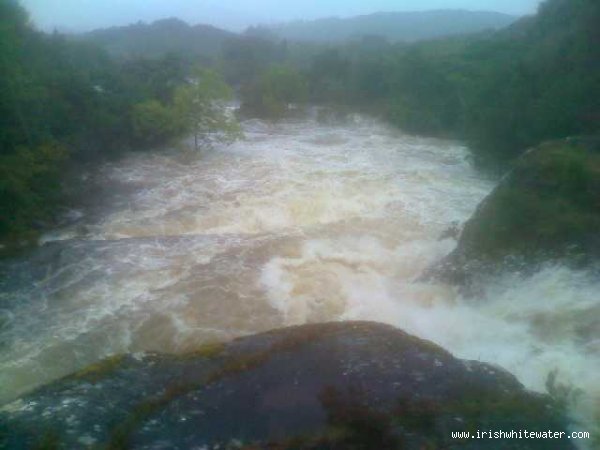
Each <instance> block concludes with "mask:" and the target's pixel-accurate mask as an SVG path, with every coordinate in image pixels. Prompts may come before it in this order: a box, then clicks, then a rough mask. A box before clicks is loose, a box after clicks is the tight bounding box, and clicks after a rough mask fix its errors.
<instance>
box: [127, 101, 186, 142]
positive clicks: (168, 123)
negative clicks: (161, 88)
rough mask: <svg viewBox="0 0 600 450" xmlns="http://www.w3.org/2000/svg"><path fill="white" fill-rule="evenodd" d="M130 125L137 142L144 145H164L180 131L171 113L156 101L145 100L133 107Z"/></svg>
mask: <svg viewBox="0 0 600 450" xmlns="http://www.w3.org/2000/svg"><path fill="white" fill-rule="evenodd" d="M132 125H133V133H134V136H135V138H136V139H137V141H138V142H140V143H142V144H146V145H161V144H164V143H166V142H167V141H168V140H169V139H171V138H173V137H174V136H176V135H177V134H178V133H179V132H180V131H181V127H180V126H178V125H179V124H178V123H177V121H176V116H175V114H174V113H173V111H172V110H171V109H170V108H168V107H165V106H163V104H162V103H160V102H159V101H158V100H146V101H144V102H142V103H138V104H137V105H135V106H134V108H133V112H132Z"/></svg>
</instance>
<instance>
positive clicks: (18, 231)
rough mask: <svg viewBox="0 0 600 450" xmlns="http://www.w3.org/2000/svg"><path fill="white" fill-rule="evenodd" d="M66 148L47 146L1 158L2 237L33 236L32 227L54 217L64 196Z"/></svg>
mask: <svg viewBox="0 0 600 450" xmlns="http://www.w3.org/2000/svg"><path fill="white" fill-rule="evenodd" d="M66 158H67V152H66V150H65V149H64V147H62V146H60V145H59V144H56V143H50V142H49V143H45V144H41V145H39V146H38V147H35V148H31V149H30V148H26V147H20V148H19V149H17V150H16V151H15V152H13V153H11V154H8V155H2V156H0V235H8V236H13V237H16V236H19V235H21V236H23V237H27V236H31V235H32V231H31V224H32V223H35V222H36V221H38V222H39V221H41V220H46V219H48V218H49V217H51V214H52V209H53V207H55V206H56V204H57V202H58V199H59V194H60V173H61V172H60V169H61V167H62V165H63V163H64V161H65V160H66Z"/></svg>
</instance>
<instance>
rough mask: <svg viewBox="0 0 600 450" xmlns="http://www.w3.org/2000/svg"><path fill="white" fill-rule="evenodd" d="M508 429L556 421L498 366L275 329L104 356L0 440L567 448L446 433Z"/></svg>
mask: <svg viewBox="0 0 600 450" xmlns="http://www.w3.org/2000/svg"><path fill="white" fill-rule="evenodd" d="M513 429H514V430H530V431H547V430H548V429H551V430H553V431H563V430H564V429H565V423H564V420H563V417H562V415H561V413H560V411H558V410H557V408H556V406H555V403H554V402H553V401H552V400H551V399H550V398H548V397H547V396H543V395H540V394H534V393H531V392H528V391H526V390H525V389H524V388H523V386H522V385H521V384H519V382H518V381H517V380H516V379H515V378H514V377H513V376H512V375H510V374H509V373H507V372H505V371H503V370H502V369H499V368H497V367H493V366H490V365H488V364H483V363H480V362H473V361H463V360H459V359H456V358H454V357H453V356H452V355H450V354H449V353H448V352H446V351H445V350H443V349H442V348H440V347H438V346H436V345H434V344H432V343H430V342H427V341H423V340H421V339H418V338H415V337H412V336H410V335H408V334H406V333H404V332H402V331H399V330H397V329H394V328H392V327H390V326H386V325H379V324H374V323H365V322H351V323H332V324H321V325H306V326H302V327H294V328H288V329H283V330H277V331H272V332H268V333H264V334H260V335H256V336H252V337H247V338H241V339H237V340H235V341H233V342H231V343H229V344H226V345H220V344H219V345H208V346H204V347H203V348H201V349H199V350H198V352H196V353H193V354H187V355H182V356H165V355H143V356H137V357H136V356H134V355H132V356H119V357H114V358H111V359H109V360H107V361H104V362H102V363H99V364H97V365H95V366H92V367H89V368H88V369H86V370H84V371H82V372H80V373H78V374H75V375H72V376H69V377H67V378H65V379H62V380H60V381H58V382H56V383H53V384H51V385H48V386H46V387H43V388H41V389H39V390H37V391H36V392H34V393H32V394H30V395H28V396H26V397H24V398H22V399H21V400H19V401H17V402H14V403H11V404H9V405H5V406H4V407H3V408H2V410H1V412H0V446H2V445H4V448H10V449H13V450H18V449H26V448H27V449H28V448H36V446H42V447H39V448H112V449H117V448H119V449H123V448H140V449H141V448H144V449H158V448H161V449H162V448H165V449H166V448H168V449H191V448H210V449H213V448H220V449H225V448H247V449H262V448H273V449H284V448H294V449H430V448H431V449H433V448H446V449H480V448H482V446H483V445H484V446H485V448H486V449H509V448H510V449H534V448H539V449H542V448H543V449H568V448H572V447H570V444H569V442H568V441H567V440H560V439H553V440H540V439H523V440H518V439H516V440H515V439H513V440H502V439H498V440H496V439H494V440H492V439H486V440H485V442H483V441H481V440H478V439H466V440H456V439H452V437H451V434H450V433H451V431H470V432H476V431H477V430H486V431H487V430H493V431H496V430H505V431H510V430H513ZM43 446H45V447H43Z"/></svg>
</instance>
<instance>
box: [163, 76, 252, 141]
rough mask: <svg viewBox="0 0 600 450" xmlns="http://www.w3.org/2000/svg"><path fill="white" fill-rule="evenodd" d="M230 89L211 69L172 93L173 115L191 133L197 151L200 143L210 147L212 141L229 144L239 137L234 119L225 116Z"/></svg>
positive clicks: (227, 115)
mask: <svg viewBox="0 0 600 450" xmlns="http://www.w3.org/2000/svg"><path fill="white" fill-rule="evenodd" d="M232 96H233V94H232V92H231V89H230V88H229V87H228V86H227V84H225V82H224V81H223V80H222V79H221V78H220V76H219V75H218V74H217V73H216V72H215V71H212V70H198V71H197V72H196V73H195V74H194V79H193V81H192V82H191V83H189V84H188V85H185V86H181V87H180V88H178V89H177V91H176V92H175V99H174V104H173V114H174V116H175V117H176V120H177V121H178V122H179V124H180V126H181V127H182V129H184V130H187V131H191V132H192V133H193V134H194V138H195V144H196V149H197V148H198V146H199V143H203V144H204V145H209V144H210V143H211V141H212V140H213V139H217V140H218V141H225V142H227V141H231V140H235V139H236V138H238V137H239V136H240V133H241V129H240V127H239V125H238V124H237V122H236V121H235V118H234V117H232V115H230V114H228V113H227V109H226V104H225V102H226V101H227V100H230V99H231V98H232Z"/></svg>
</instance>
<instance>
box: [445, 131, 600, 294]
mask: <svg viewBox="0 0 600 450" xmlns="http://www.w3.org/2000/svg"><path fill="white" fill-rule="evenodd" d="M599 259H600V138H571V139H566V140H561V141H552V142H547V143H544V144H542V145H540V146H538V147H536V148H534V149H531V150H529V151H528V152H526V153H525V154H524V155H523V156H522V157H521V158H519V159H518V160H517V162H516V163H515V167H514V169H513V170H512V171H511V172H510V173H509V174H508V175H507V176H505V177H504V179H503V180H502V181H501V182H500V184H499V185H498V186H497V188H496V189H495V190H494V191H493V192H492V193H491V194H490V195H489V196H488V197H487V198H486V199H485V200H484V201H483V202H482V203H481V205H480V206H479V207H478V208H477V210H476V212H475V213H474V215H473V216H472V217H471V219H470V220H469V221H468V222H467V223H466V224H465V227H464V230H463V232H462V235H461V237H460V241H459V244H458V247H457V249H456V251H455V252H453V253H452V254H451V255H450V256H449V257H448V258H447V259H446V260H445V261H443V263H442V264H441V265H440V266H438V267H437V268H435V269H434V272H435V273H436V274H437V275H441V276H442V278H446V279H449V280H451V281H454V282H459V283H462V282H464V281H465V280H466V279H468V278H469V276H470V275H471V274H472V272H477V271H478V270H484V271H485V270H490V269H491V270H493V269H498V268H500V267H501V266H503V265H504V264H515V265H519V266H520V267H519V268H523V267H529V268H533V267H535V266H536V265H538V264H543V263H545V262H548V261H553V260H556V261H558V260H560V261H564V262H568V263H569V264H574V265H577V266H579V267H582V266H589V265H591V264H595V263H597V262H598V260H599Z"/></svg>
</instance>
